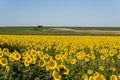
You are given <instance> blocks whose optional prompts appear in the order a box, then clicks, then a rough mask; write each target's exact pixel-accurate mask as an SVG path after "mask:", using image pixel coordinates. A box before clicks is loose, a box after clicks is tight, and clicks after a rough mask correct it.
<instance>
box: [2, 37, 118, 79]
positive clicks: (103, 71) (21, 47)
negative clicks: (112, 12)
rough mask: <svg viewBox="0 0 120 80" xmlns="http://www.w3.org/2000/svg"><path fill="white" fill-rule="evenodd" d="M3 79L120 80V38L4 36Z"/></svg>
mask: <svg viewBox="0 0 120 80" xmlns="http://www.w3.org/2000/svg"><path fill="white" fill-rule="evenodd" d="M0 80H120V37H119V36H37V35H0Z"/></svg>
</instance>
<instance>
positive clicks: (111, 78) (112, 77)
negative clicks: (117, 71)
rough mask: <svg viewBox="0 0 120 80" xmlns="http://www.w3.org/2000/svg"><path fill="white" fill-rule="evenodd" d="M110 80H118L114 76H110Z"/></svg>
mask: <svg viewBox="0 0 120 80" xmlns="http://www.w3.org/2000/svg"><path fill="white" fill-rule="evenodd" d="M110 80H118V78H117V76H116V75H111V76H110Z"/></svg>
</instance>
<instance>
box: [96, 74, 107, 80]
mask: <svg viewBox="0 0 120 80" xmlns="http://www.w3.org/2000/svg"><path fill="white" fill-rule="evenodd" d="M95 80H106V78H105V77H104V76H103V75H99V76H95Z"/></svg>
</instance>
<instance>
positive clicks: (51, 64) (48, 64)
mask: <svg viewBox="0 0 120 80" xmlns="http://www.w3.org/2000/svg"><path fill="white" fill-rule="evenodd" d="M47 66H48V67H49V69H55V68H56V67H57V62H56V61H55V60H52V59H51V60H50V61H48V63H47Z"/></svg>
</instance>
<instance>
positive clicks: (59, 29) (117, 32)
mask: <svg viewBox="0 0 120 80" xmlns="http://www.w3.org/2000/svg"><path fill="white" fill-rule="evenodd" d="M53 29H54V30H57V31H68V32H76V33H87V34H120V31H114V30H95V29H94V30H76V29H70V28H53Z"/></svg>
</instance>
